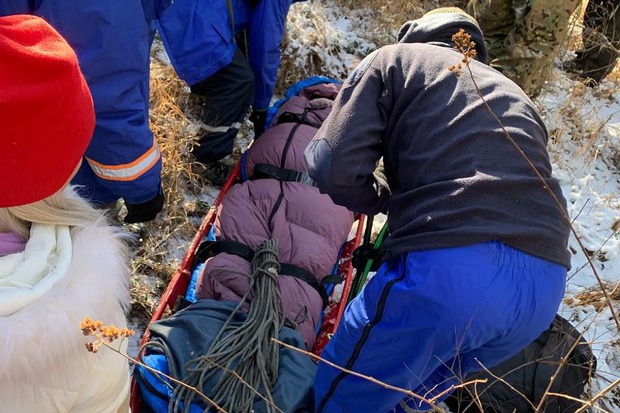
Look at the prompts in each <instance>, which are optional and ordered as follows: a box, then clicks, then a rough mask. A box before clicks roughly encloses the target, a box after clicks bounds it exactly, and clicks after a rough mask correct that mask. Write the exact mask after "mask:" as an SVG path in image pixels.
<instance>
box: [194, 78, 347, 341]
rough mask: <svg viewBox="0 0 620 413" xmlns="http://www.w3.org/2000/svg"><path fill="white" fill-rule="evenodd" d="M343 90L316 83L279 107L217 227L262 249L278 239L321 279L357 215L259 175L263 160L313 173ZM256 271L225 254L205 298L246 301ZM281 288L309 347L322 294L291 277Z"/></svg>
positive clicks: (214, 264)
mask: <svg viewBox="0 0 620 413" xmlns="http://www.w3.org/2000/svg"><path fill="white" fill-rule="evenodd" d="M338 89H339V86H337V85H335V84H330V85H328V84H318V85H316V86H311V87H308V88H306V89H304V90H303V91H302V93H301V95H300V96H294V97H292V98H290V99H289V100H288V101H287V102H286V103H285V104H284V105H282V106H281V107H280V110H279V111H278V114H277V115H276V117H275V119H274V120H273V122H272V126H271V127H270V128H269V129H268V130H267V131H266V132H265V133H264V134H263V135H262V136H261V137H260V138H259V139H257V140H256V141H255V142H254V143H253V144H252V146H251V147H250V148H249V149H248V151H247V152H246V155H245V160H244V164H243V165H244V174H245V176H247V177H249V178H250V180H248V181H245V182H243V183H240V184H237V185H234V186H232V187H231V188H230V189H229V190H228V192H227V193H226V195H225V196H224V198H223V200H222V203H221V204H220V207H219V209H218V211H217V219H216V222H215V234H216V237H217V239H218V240H233V241H238V242H241V243H243V244H245V245H247V246H249V247H251V248H256V247H257V246H258V245H259V244H260V243H261V242H262V241H264V240H266V239H269V238H276V239H278V249H279V257H280V261H281V262H283V263H288V264H293V265H296V266H298V267H300V268H302V269H304V270H306V271H308V272H310V273H311V274H312V275H313V276H314V277H315V278H316V280H317V281H321V280H322V279H323V278H324V277H325V276H327V275H328V274H330V273H331V271H332V267H333V266H334V264H335V263H336V259H337V256H338V251H339V249H340V247H341V246H342V243H343V242H344V241H345V239H346V236H347V234H348V233H349V231H350V229H351V225H352V224H353V214H352V213H351V212H349V211H347V210H346V209H345V208H343V207H340V206H337V205H334V204H333V202H332V201H331V200H330V199H329V197H328V196H326V195H321V194H320V193H319V191H318V190H317V189H316V188H315V187H313V186H311V185H308V184H307V183H301V182H280V181H278V180H276V179H252V178H253V177H254V175H255V167H256V165H257V164H261V163H266V164H269V165H275V166H279V167H282V168H286V169H290V170H296V171H305V170H306V165H305V162H304V159H303V150H304V148H305V147H306V145H307V144H308V142H309V141H310V140H311V139H312V137H313V136H314V134H315V132H316V130H317V128H318V126H319V125H320V124H321V123H322V122H323V120H324V119H325V118H326V117H327V115H328V114H329V112H330V109H331V103H332V100H333V98H334V97H335V96H336V94H337V93H338ZM250 274H251V267H250V263H249V262H248V261H246V260H244V259H243V258H240V257H239V256H236V255H231V254H227V253H221V254H218V255H216V256H215V257H213V258H211V259H209V260H208V261H207V262H206V265H205V268H204V271H203V273H202V275H201V278H200V279H199V282H198V297H199V298H214V299H216V300H235V301H239V300H240V299H241V297H242V296H243V295H244V294H245V293H246V292H247V291H248V289H249V283H248V276H249V275H250ZM278 290H279V293H280V296H281V298H282V303H283V307H284V309H285V315H286V316H287V317H288V318H289V319H290V320H292V321H294V322H295V323H296V324H297V325H298V330H299V331H300V332H301V334H302V336H303V338H304V340H305V344H306V347H307V348H308V349H310V348H311V347H312V345H313V344H314V340H315V335H316V328H317V325H318V324H319V320H320V316H321V313H322V307H323V302H322V300H321V297H320V295H319V293H318V292H317V291H316V290H315V289H314V288H313V287H312V286H310V284H308V283H306V282H304V281H302V280H300V279H299V278H295V277H293V276H290V275H280V276H279V277H278Z"/></svg>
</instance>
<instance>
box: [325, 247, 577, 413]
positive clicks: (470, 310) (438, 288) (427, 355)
mask: <svg viewBox="0 0 620 413" xmlns="http://www.w3.org/2000/svg"><path fill="white" fill-rule="evenodd" d="M565 282H566V268H564V267H563V266H561V265H558V264H554V263H551V262H549V261H546V260H543V259H541V258H537V257H534V256H531V255H528V254H526V253H524V252H521V251H519V250H516V249H514V248H511V247H508V246H506V245H504V244H502V243H500V242H485V243H480V244H475V245H469V246H465V247H458V248H447V249H436V250H426V251H415V252H410V253H408V254H404V255H402V256H400V257H398V258H396V259H393V260H390V261H387V262H385V263H384V264H383V265H382V266H381V268H380V269H379V271H378V272H377V273H376V275H375V276H374V277H373V278H372V279H371V280H370V282H369V283H368V285H367V286H366V287H365V288H364V290H363V291H362V293H361V294H360V295H359V296H358V297H356V298H355V299H354V300H353V301H352V302H351V303H350V304H349V305H348V307H347V308H346V310H345V313H344V316H343V318H342V320H341V322H340V325H339V326H338V329H337V331H336V333H335V335H334V337H333V338H332V340H331V341H330V342H329V343H328V345H327V346H326V348H325V350H324V351H323V354H322V357H323V358H325V359H327V360H328V361H331V362H332V363H335V364H336V365H338V366H341V367H345V368H347V369H349V370H352V371H355V372H358V373H361V374H363V375H365V376H370V377H373V378H375V379H378V380H380V381H382V382H385V383H388V384H390V385H393V386H396V387H399V388H402V389H406V390H410V391H412V392H413V393H415V394H416V395H419V396H421V397H423V398H425V399H426V400H430V399H432V398H435V400H434V401H436V402H439V401H441V400H443V399H444V398H445V397H447V396H448V394H449V389H450V388H451V386H453V385H456V384H459V383H460V382H461V378H463V377H465V376H466V375H467V374H469V373H472V372H475V371H480V370H482V369H484V368H490V367H493V366H495V365H497V364H499V363H501V362H502V361H504V360H506V359H508V358H510V357H511V356H513V355H515V354H516V353H518V352H519V351H520V350H522V349H523V348H525V347H526V346H527V345H528V344H529V343H530V342H532V341H533V340H534V339H535V338H536V337H538V336H539V335H540V333H542V332H543V331H544V330H546V329H547V328H548V327H549V325H550V323H551V321H552V319H553V317H554V315H555V314H556V312H557V310H558V307H559V305H560V302H561V300H562V297H563V296H564V290H565ZM315 402H316V411H317V412H322V413H333V412H356V413H359V412H373V413H375V412H376V413H383V412H391V411H396V412H402V411H404V410H403V407H402V405H403V404H407V405H408V406H410V407H413V408H416V409H419V410H428V409H429V408H430V407H431V405H429V404H428V403H425V402H422V401H420V399H418V398H412V397H410V396H407V395H405V394H403V393H402V392H398V391H393V390H388V389H385V388H384V387H382V386H379V385H377V384H374V383H372V382H370V381H368V380H365V379H362V378H358V377H355V376H353V375H349V374H346V373H343V372H342V371H341V370H338V369H336V368H334V367H331V366H329V365H327V364H326V363H321V362H319V368H318V373H317V376H316V380H315Z"/></svg>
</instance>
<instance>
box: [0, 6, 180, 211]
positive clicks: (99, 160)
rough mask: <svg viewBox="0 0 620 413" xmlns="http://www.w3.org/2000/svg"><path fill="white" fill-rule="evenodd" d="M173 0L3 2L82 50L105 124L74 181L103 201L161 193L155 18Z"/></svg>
mask: <svg viewBox="0 0 620 413" xmlns="http://www.w3.org/2000/svg"><path fill="white" fill-rule="evenodd" d="M142 3H144V7H143V5H142ZM166 3H169V0H144V1H143V2H141V1H140V0H111V1H103V2H102V1H94V0H90V1H84V0H40V1H37V2H33V1H31V0H9V1H3V2H1V5H0V15H7V14H10V13H15V12H20V13H28V14H35V15H38V16H41V17H43V18H44V19H45V20H47V21H48V22H49V23H50V24H51V25H52V26H54V28H56V30H58V31H59V32H60V33H61V34H62V35H63V36H64V37H65V38H66V39H67V41H68V42H69V44H71V46H72V47H73V49H74V50H75V51H76V53H77V56H78V58H79V61H80V67H81V69H82V71H83V73H84V77H85V78H86V81H87V82H88V86H89V88H90V90H91V93H92V95H93V100H94V103H95V112H96V118H97V123H96V127H95V131H94V134H93V135H92V142H91V143H90V145H89V147H88V149H87V151H86V156H85V161H84V162H83V164H82V166H81V168H80V170H79V172H78V173H77V175H76V176H75V177H74V179H73V181H72V183H74V184H79V185H83V186H84V187H83V188H81V189H80V191H81V194H82V195H83V196H84V197H85V198H87V199H89V200H91V201H92V202H94V203H96V204H98V205H101V206H104V205H106V204H109V203H111V202H113V201H115V200H117V199H119V198H124V200H125V202H126V203H130V204H140V203H144V202H146V201H148V200H151V199H153V198H154V197H155V196H157V195H158V194H159V193H160V192H161V188H160V184H161V177H160V174H161V156H160V152H159V148H158V147H157V143H156V142H155V140H154V138H153V135H152V133H151V131H150V129H149V123H148V122H149V119H148V108H149V84H148V83H149V49H150V36H149V26H148V24H149V21H147V19H149V18H155V17H157V16H156V14H157V13H159V12H161V10H162V9H163V8H165V6H166ZM128 39H131V41H128ZM70 112H71V111H69V113H70ZM35 123H36V124H37V125H41V126H42V127H43V125H47V123H45V122H43V121H40V122H35ZM35 123H33V124H35ZM51 147H52V146H51V145H49V146H46V147H45V148H46V150H50V148H51ZM55 158H56V157H54V156H50V159H55ZM41 171H45V173H48V172H49V171H48V168H41Z"/></svg>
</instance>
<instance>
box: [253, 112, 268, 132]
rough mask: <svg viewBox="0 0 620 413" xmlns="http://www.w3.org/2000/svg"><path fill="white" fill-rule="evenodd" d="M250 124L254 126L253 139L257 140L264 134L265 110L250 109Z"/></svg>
mask: <svg viewBox="0 0 620 413" xmlns="http://www.w3.org/2000/svg"><path fill="white" fill-rule="evenodd" d="M250 122H252V123H253V124H254V139H256V138H258V137H259V136H260V135H262V134H263V132H265V123H266V122H267V109H252V114H251V115H250Z"/></svg>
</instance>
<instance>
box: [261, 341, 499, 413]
mask: <svg viewBox="0 0 620 413" xmlns="http://www.w3.org/2000/svg"><path fill="white" fill-rule="evenodd" d="M271 340H273V341H274V342H276V343H278V344H279V345H281V346H282V347H285V348H288V349H290V350H294V351H297V352H298V353H301V354H305V355H307V356H309V357H312V358H313V359H314V360H318V361H321V362H323V363H325V364H327V365H328V366H331V367H333V368H335V369H338V370H340V371H342V372H343V373H347V374H350V375H352V376H355V377H359V378H360V379H364V380H367V381H369V382H371V383H374V384H376V385H378V386H381V387H383V388H385V389H388V390H394V391H397V392H399V393H402V394H404V395H405V396H408V397H411V398H412V399H417V400H420V401H421V402H424V403H427V404H429V405H431V406H433V411H435V412H439V413H445V410H443V409H442V408H440V407H438V406H436V405H435V404H436V403H437V400H439V399H441V398H442V397H443V396H445V395H446V394H449V393H452V392H453V391H454V390H457V389H460V388H462V387H465V386H469V385H470V384H478V383H486V382H487V379H481V380H480V379H476V380H471V381H468V382H466V383H461V384H458V385H456V386H450V388H448V389H446V390H444V391H442V392H441V393H439V394H436V395H435V396H433V397H432V398H430V399H427V398H425V397H423V396H420V395H418V394H415V393H414V392H412V391H411V390H407V389H403V388H401V387H397V386H392V385H391V384H388V383H385V382H383V381H381V380H377V379H375V378H374V377H370V376H365V375H363V374H361V373H357V372H355V371H353V370H349V369H346V368H344V367H340V366H339V365H337V364H334V363H332V362H331V361H328V360H326V359H324V358H322V357H320V356H317V355H316V354H313V353H310V352H308V351H305V350H302V349H300V348H297V347H295V346H291V345H290V344H287V343H284V342H282V341H280V340H278V339H277V338H272V339H271Z"/></svg>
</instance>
